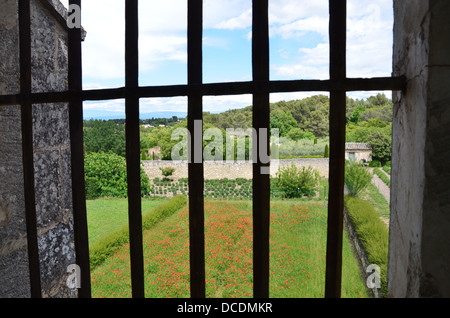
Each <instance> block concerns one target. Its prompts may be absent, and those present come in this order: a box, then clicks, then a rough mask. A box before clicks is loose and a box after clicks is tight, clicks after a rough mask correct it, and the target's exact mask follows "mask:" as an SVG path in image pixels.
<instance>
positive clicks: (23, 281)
mask: <svg viewBox="0 0 450 318" xmlns="http://www.w3.org/2000/svg"><path fill="white" fill-rule="evenodd" d="M55 3H56V4H57V5H58V10H59V12H60V13H61V12H63V10H64V8H63V7H62V6H61V4H60V3H59V1H55V0H52V1H50V0H49V1H48V3H47V4H50V5H54V4H55ZM17 8H18V5H17V0H6V1H5V0H3V1H0V46H1V47H2V50H1V51H0V61H1V63H0V68H1V69H0V94H14V93H18V92H19V89H20V85H19V61H18V59H19V45H18V21H17V20H18V17H17V10H18V9H17ZM50 8H51V6H50ZM31 12H32V14H31V15H32V16H31V19H32V26H31V29H32V48H31V49H32V89H33V92H44V91H62V90H67V32H66V30H65V29H64V25H62V24H61V23H60V22H61V20H63V19H61V16H60V17H59V18H60V19H59V20H58V19H57V17H58V16H57V14H58V12H56V11H53V12H52V11H51V10H49V9H48V6H47V5H43V1H38V0H34V1H31ZM20 123H21V119H20V107H19V106H8V107H1V108H0V180H1V182H0V242H1V243H0V268H1V273H2V274H1V275H0V297H29V296H30V292H29V272H28V256H27V247H26V245H27V242H26V227H25V211H24V209H25V208H24V194H23V173H22V145H21V124H20ZM33 134H34V167H35V189H36V210H37V211H36V212H37V223H38V246H39V257H40V267H41V268H40V270H41V284H42V294H43V296H44V297H71V296H74V295H76V294H74V293H73V291H71V290H69V289H68V288H67V286H66V279H67V273H66V269H67V266H68V265H69V264H73V263H75V253H74V242H73V222H72V219H73V217H72V191H71V177H70V141H69V122H68V107H67V105H66V104H45V105H33Z"/></svg>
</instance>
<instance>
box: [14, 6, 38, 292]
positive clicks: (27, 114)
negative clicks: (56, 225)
mask: <svg viewBox="0 0 450 318" xmlns="http://www.w3.org/2000/svg"><path fill="white" fill-rule="evenodd" d="M19 42H20V43H19V46H20V56H19V59H20V92H21V97H22V101H21V120H22V156H23V177H24V195H25V219H26V229H27V244H28V264H29V270H30V292H31V297H33V298H41V297H42V292H41V273H40V265H39V247H38V234H37V219H36V198H35V185H34V160H33V111H32V104H31V102H30V95H31V10H30V1H28V0H19Z"/></svg>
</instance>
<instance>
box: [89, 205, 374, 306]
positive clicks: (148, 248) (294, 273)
mask: <svg viewBox="0 0 450 318" xmlns="http://www.w3.org/2000/svg"><path fill="white" fill-rule="evenodd" d="M102 201H106V202H102ZM144 201H146V200H144ZM144 201H143V202H144ZM147 201H148V202H146V203H145V204H148V207H149V209H151V208H150V206H151V205H152V204H154V205H157V204H158V202H161V201H157V200H155V201H151V200H147ZM145 204H144V203H143V207H144V206H147V205H145ZM126 206H127V203H126V200H98V201H93V202H88V210H89V212H88V216H89V222H90V223H92V224H90V225H89V229H91V228H94V229H95V228H97V229H98V228H100V227H102V228H103V225H104V224H105V222H104V219H105V218H108V219H117V220H119V219H120V220H121V221H120V222H111V223H116V225H112V224H111V225H109V226H111V227H114V226H118V225H119V224H118V223H120V226H123V224H126V221H127V216H126V215H127V210H126ZM143 210H144V208H143ZM111 211H114V212H113V213H115V214H114V216H112V215H111V214H110V212H111ZM120 214H123V215H120ZM92 215H95V216H96V217H95V218H94V217H92ZM102 215H103V216H102ZM119 215H120V216H119ZM123 222H125V223H123ZM205 231H206V232H205V245H206V246H205V253H206V256H205V262H206V294H207V297H238V298H243V297H252V284H253V277H252V275H253V264H252V207H251V202H250V201H242V200H240V201H225V200H221V201H213V200H207V201H205ZM101 232H103V231H98V230H97V236H101V235H102V234H101ZM106 232H107V230H105V232H104V233H105V234H107V233H106ZM143 242H144V271H145V291H146V297H157V298H162V297H189V296H190V292H189V244H188V242H189V227H188V208H187V207H185V208H182V209H181V210H179V211H178V212H176V213H175V214H173V215H172V216H170V217H168V218H166V219H164V220H163V221H161V222H160V223H157V224H156V225H155V226H153V227H152V228H150V229H148V230H145V231H144V233H143ZM325 251H326V208H325V207H324V205H323V203H322V202H317V201H316V202H304V201H280V202H272V206H271V232H270V259H271V261H270V262H271V263H270V297H274V298H278V297H283V298H284V297H286V298H287V297H323V296H324V295H323V293H324V285H325V283H324V281H325ZM342 274H343V278H342V296H343V297H368V295H367V293H366V289H365V286H364V282H363V280H362V279H361V278H360V270H359V267H358V265H357V262H356V260H355V257H354V255H353V252H352V250H351V247H350V245H349V243H348V240H347V239H346V237H345V238H344V244H343V273H342ZM91 277H92V294H93V297H107V298H109V297H131V286H130V284H131V280H130V261H129V246H128V244H124V245H123V246H122V247H121V248H119V249H118V250H117V251H116V253H115V254H114V256H113V257H110V258H108V259H107V260H106V261H105V262H104V263H103V264H102V265H100V266H98V267H96V268H94V269H92V274H91Z"/></svg>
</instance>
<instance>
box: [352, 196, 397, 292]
mask: <svg viewBox="0 0 450 318" xmlns="http://www.w3.org/2000/svg"><path fill="white" fill-rule="evenodd" d="M345 206H346V208H347V210H348V213H349V216H350V219H351V221H352V223H353V226H354V227H355V231H356V233H358V237H359V239H360V241H361V244H362V245H363V247H364V251H365V252H366V254H367V258H368V260H369V263H371V264H376V265H378V266H380V270H381V292H382V293H383V294H384V295H386V294H387V283H386V273H387V259H388V245H389V231H388V228H387V227H386V225H385V224H384V223H383V222H382V221H381V219H380V217H379V215H378V214H377V212H376V211H375V209H374V208H373V207H372V206H371V205H370V203H369V202H368V201H365V200H362V199H359V198H354V197H351V196H346V197H345Z"/></svg>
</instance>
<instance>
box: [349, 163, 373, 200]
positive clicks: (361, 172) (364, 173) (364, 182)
mask: <svg viewBox="0 0 450 318" xmlns="http://www.w3.org/2000/svg"><path fill="white" fill-rule="evenodd" d="M371 180H372V174H371V173H370V171H369V170H368V169H367V168H364V167H362V166H360V165H359V164H358V163H357V162H355V161H347V162H346V164H345V184H346V185H347V189H348V192H349V193H350V195H351V196H353V197H356V196H358V195H360V194H361V192H362V191H363V190H364V189H365V188H367V186H368V185H369V183H370V182H371Z"/></svg>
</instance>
